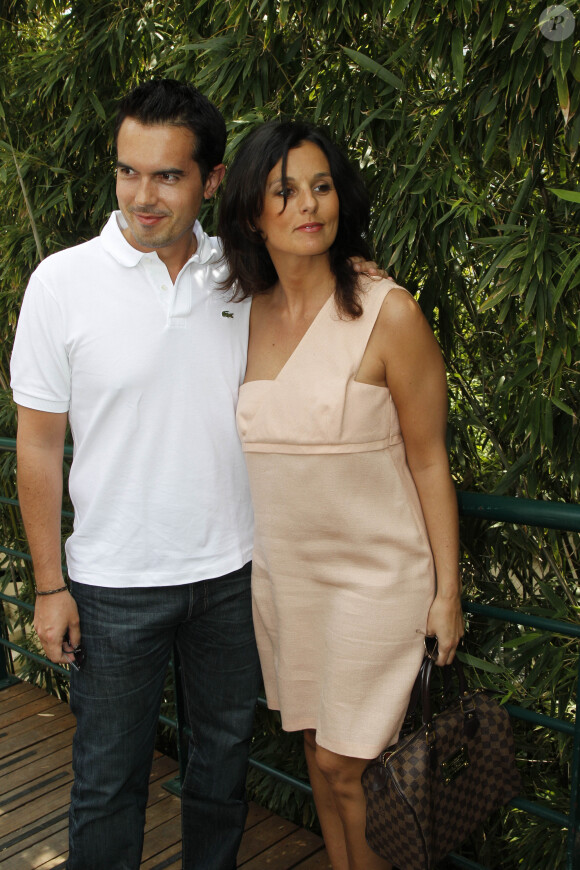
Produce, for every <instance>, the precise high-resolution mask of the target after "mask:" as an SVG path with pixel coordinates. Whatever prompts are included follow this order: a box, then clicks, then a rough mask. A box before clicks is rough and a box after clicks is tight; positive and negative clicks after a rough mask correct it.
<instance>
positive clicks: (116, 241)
mask: <svg viewBox="0 0 580 870" xmlns="http://www.w3.org/2000/svg"><path fill="white" fill-rule="evenodd" d="M126 226H127V223H126V221H125V218H124V217H123V215H122V213H121V212H120V211H114V212H113V213H112V214H111V216H110V217H109V220H108V221H107V223H106V224H105V226H104V227H103V229H102V231H101V242H102V244H103V247H104V249H105V251H107V253H108V254H110V255H111V256H112V257H113V258H114V259H115V260H116V261H117V262H118V263H120V265H121V266H127V267H129V268H131V267H132V266H136V265H137V264H138V263H140V262H141V259H142V257H146V256H148V255H150V254H151V252H145V251H138V250H137V248H134V247H133V245H130V244H129V242H128V241H127V239H126V238H125V236H124V235H123V233H122V230H121V228H124V227H126ZM193 232H194V234H195V237H196V239H197V250H196V252H195V254H194V255H193V256H192V257H190V259H189V260H188V262H189V263H202V264H203V263H211V262H215V261H217V260H219V259H221V256H222V252H221V249H220V246H219V242H218V240H217V239H216V238H212V237H210V236H208V235H207V233H204V231H203V229H202V226H201V224H200V222H199V221H196V222H195V224H194V227H193Z"/></svg>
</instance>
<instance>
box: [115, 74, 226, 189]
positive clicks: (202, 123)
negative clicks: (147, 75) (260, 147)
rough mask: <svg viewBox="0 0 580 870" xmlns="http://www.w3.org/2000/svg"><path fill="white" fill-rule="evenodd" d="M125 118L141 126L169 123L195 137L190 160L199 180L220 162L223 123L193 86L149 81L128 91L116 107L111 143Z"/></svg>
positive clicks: (208, 102)
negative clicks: (198, 175) (193, 162)
mask: <svg viewBox="0 0 580 870" xmlns="http://www.w3.org/2000/svg"><path fill="white" fill-rule="evenodd" d="M126 118H134V120H135V121H138V122H139V123H140V124H145V125H153V124H172V125H174V126H176V127H186V128H187V129H188V130H191V132H192V133H193V135H194V136H195V149H194V152H193V159H194V160H195V162H196V163H197V164H198V166H199V169H200V172H201V178H202V181H205V180H206V178H207V176H208V175H209V173H210V171H211V170H212V169H213V167H214V166H217V165H218V164H219V163H221V162H222V161H223V158H224V151H225V148H226V125H225V121H224V119H223V118H222V116H221V114H220V113H219V111H218V110H217V109H216V107H215V106H214V104H213V103H211V102H210V101H209V100H208V98H207V97H205V96H204V95H203V94H202V93H201V92H200V91H198V90H197V88H194V87H193V85H188V84H184V83H182V82H178V81H175V79H153V80H152V81H149V82H144V83H143V84H142V85H139V86H138V87H136V88H134V90H132V91H130V92H129V93H128V94H127V95H126V96H125V97H123V99H122V100H121V102H120V103H119V105H118V108H117V122H116V126H115V144H116V142H117V138H118V136H119V130H120V128H121V124H122V123H123V121H124V120H125V119H126Z"/></svg>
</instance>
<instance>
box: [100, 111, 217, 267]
mask: <svg viewBox="0 0 580 870" xmlns="http://www.w3.org/2000/svg"><path fill="white" fill-rule="evenodd" d="M194 146H195V138H194V135H193V133H192V132H191V131H190V130H188V129H187V128H186V127H175V126H173V125H171V124H150V125H149V124H148V125H144V124H140V123H139V122H138V121H136V120H135V119H134V118H125V120H124V121H123V123H122V124H121V128H120V130H119V135H118V138H117V200H118V202H119V208H120V209H121V212H122V213H123V216H124V218H125V220H126V221H127V229H126V230H124V235H125V237H126V238H127V240H128V241H129V242H130V244H131V245H133V247H134V248H137V250H139V251H150V250H156V251H157V252H158V254H159V256H160V257H161V259H162V260H165V259H168V258H174V257H175V258H177V259H180V260H183V262H184V263H185V261H186V260H187V259H188V258H189V256H191V254H192V253H194V251H195V244H196V243H195V239H194V237H192V228H193V224H194V223H195V221H196V219H197V217H198V215H199V210H200V208H201V204H202V201H203V199H204V198H205V199H209V198H210V197H211V196H212V194H213V193H214V192H215V190H216V189H217V187H218V186H219V183H220V181H221V180H222V177H223V173H224V171H225V169H224V167H223V166H219V167H216V168H215V169H213V170H212V171H211V172H210V174H209V176H208V178H207V179H206V181H205V184H204V183H203V182H202V180H201V173H200V169H199V166H198V164H197V163H196V162H195V160H194V159H193V152H194Z"/></svg>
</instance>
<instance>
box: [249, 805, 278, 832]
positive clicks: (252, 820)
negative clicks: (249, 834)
mask: <svg viewBox="0 0 580 870" xmlns="http://www.w3.org/2000/svg"><path fill="white" fill-rule="evenodd" d="M273 815H274V813H273V812H272V810H268V809H266V807H261V806H260V804H256V803H254V801H250V803H249V804H248V816H247V818H246V826H245V830H246V831H247V830H248V828H253V826H254V825H257V824H258V823H259V822H263V821H264V819H268V818H270V816H273Z"/></svg>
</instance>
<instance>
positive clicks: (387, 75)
mask: <svg viewBox="0 0 580 870" xmlns="http://www.w3.org/2000/svg"><path fill="white" fill-rule="evenodd" d="M342 50H343V51H344V53H345V54H347V55H348V56H349V57H350V59H351V60H353V61H354V62H355V63H356V64H357V65H358V66H360V67H362V69H366V70H367V71H368V72H371V73H373V75H376V76H378V77H379V78H380V79H382V80H383V81H384V82H386V83H387V84H388V85H390V86H391V87H393V88H395V89H396V90H401V91H402V90H403V89H404V87H405V85H404V83H403V82H402V81H401V79H400V78H398V77H397V76H395V75H393V73H391V72H389V70H387V69H385V68H384V67H383V66H381V65H380V64H379V63H377V62H376V61H375V60H372V58H370V57H367V56H366V54H362V52H360V51H353V49H352V48H346V47H345V46H342Z"/></svg>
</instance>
